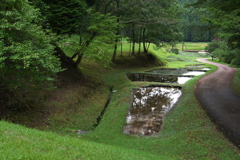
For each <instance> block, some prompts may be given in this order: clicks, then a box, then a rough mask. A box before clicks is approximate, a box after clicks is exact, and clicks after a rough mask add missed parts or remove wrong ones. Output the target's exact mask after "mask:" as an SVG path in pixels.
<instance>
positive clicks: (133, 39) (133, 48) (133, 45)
mask: <svg viewBox="0 0 240 160" xmlns="http://www.w3.org/2000/svg"><path fill="white" fill-rule="evenodd" d="M134 26H135V25H134V24H133V26H132V27H133V28H132V31H133V32H132V42H133V44H132V55H134V54H135V29H134Z"/></svg>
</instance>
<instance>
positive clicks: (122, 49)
mask: <svg viewBox="0 0 240 160" xmlns="http://www.w3.org/2000/svg"><path fill="white" fill-rule="evenodd" d="M122 56H123V41H122V33H121V57H122Z"/></svg>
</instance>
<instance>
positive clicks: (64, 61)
mask: <svg viewBox="0 0 240 160" xmlns="http://www.w3.org/2000/svg"><path fill="white" fill-rule="evenodd" d="M53 45H54V46H55V48H54V50H55V55H56V57H58V58H59V59H60V61H61V66H62V67H63V68H71V67H72V66H73V65H74V61H72V60H70V57H68V56H67V55H66V54H65V53H64V51H63V50H62V49H61V48H60V47H59V46H58V45H57V44H55V43H54V44H53Z"/></svg>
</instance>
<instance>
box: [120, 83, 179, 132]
mask: <svg viewBox="0 0 240 160" xmlns="http://www.w3.org/2000/svg"><path fill="white" fill-rule="evenodd" d="M180 95H181V91H180V90H178V89H175V88H163V87H148V88H141V89H138V90H135V91H134V96H133V104H132V107H131V108H130V110H129V112H128V115H127V123H128V126H126V127H125V129H126V128H128V129H127V130H129V133H130V132H136V133H137V132H138V133H140V134H143V133H144V135H149V134H150V132H151V133H152V134H153V133H157V132H159V130H160V126H161V124H162V119H163V116H164V114H165V112H167V111H168V110H169V109H170V108H171V107H172V106H173V104H174V103H176V101H177V99H178V97H180ZM133 130H134V131H133ZM130 134H131V133H130Z"/></svg>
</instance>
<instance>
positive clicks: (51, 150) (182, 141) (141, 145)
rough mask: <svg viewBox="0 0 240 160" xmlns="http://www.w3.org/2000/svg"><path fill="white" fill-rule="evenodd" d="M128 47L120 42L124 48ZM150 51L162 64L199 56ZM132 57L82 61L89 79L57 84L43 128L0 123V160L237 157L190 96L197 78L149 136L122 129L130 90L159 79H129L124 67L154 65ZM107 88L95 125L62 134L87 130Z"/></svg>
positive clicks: (186, 62) (174, 65)
mask: <svg viewBox="0 0 240 160" xmlns="http://www.w3.org/2000/svg"><path fill="white" fill-rule="evenodd" d="M127 45H128V44H127ZM128 47H129V46H125V50H126V49H128ZM150 51H151V53H153V54H154V55H155V56H156V57H158V58H159V59H161V60H162V61H163V60H165V61H168V65H167V66H165V67H168V68H184V67H186V65H196V64H199V62H197V61H196V60H195V59H197V58H199V54H196V53H180V54H179V55H175V54H170V53H167V52H165V48H162V49H160V50H154V49H152V47H151V49H150ZM204 57H206V56H204ZM138 60H139V59H138V58H137V57H135V56H129V55H128V51H126V52H124V55H123V57H121V56H119V54H118V55H117V61H118V65H115V66H114V65H113V66H112V68H111V69H109V68H103V67H101V66H99V65H98V64H96V63H94V62H91V61H83V63H82V64H81V65H80V68H81V70H82V72H83V74H84V75H85V79H88V80H90V82H91V83H86V86H85V84H84V85H82V86H81V87H79V88H78V87H77V84H76V85H74V87H73V88H76V90H75V89H74V90H67V89H64V88H63V89H64V91H62V92H61V94H59V95H60V98H63V100H62V101H56V102H54V104H55V107H56V108H57V109H56V110H53V111H52V110H50V111H51V112H52V114H51V116H50V117H49V119H50V120H49V123H50V124H51V125H50V126H49V127H48V128H44V127H43V128H41V129H43V130H47V131H49V132H44V131H39V130H36V129H29V128H26V127H23V126H19V125H15V124H10V123H7V122H4V121H1V122H0V125H1V127H0V134H1V137H0V139H1V141H0V142H1V143H0V148H1V150H0V155H1V159H7V160H9V159H13V160H15V159H34V160H35V159H111V160H115V159H129V160H132V159H146V160H151V159H153V160H155V159H164V160H165V159H204V160H205V159H210V160H215V159H222V160H225V159H240V151H239V150H238V149H237V148H236V147H235V146H234V145H233V144H232V143H230V142H229V141H228V140H227V139H226V138H225V137H224V135H223V134H222V133H220V132H219V131H218V130H217V129H216V128H215V125H214V124H213V123H212V122H211V121H210V119H209V118H208V117H207V115H206V114H205V112H204V111H203V110H202V109H201V106H200V105H199V103H198V101H197V100H196V98H195V96H194V94H193V90H194V84H195V83H196V81H197V79H198V78H199V77H195V78H193V79H192V80H190V81H189V82H187V83H186V84H184V85H183V89H182V92H183V95H182V97H181V99H180V101H179V102H178V103H177V105H176V106H175V107H174V108H173V109H172V110H171V111H170V112H169V113H168V114H167V116H166V118H165V120H164V126H163V129H162V131H161V133H160V134H158V135H155V136H150V137H142V136H130V135H124V134H122V127H123V126H124V124H125V118H126V114H127V110H128V109H129V107H130V106H131V103H132V89H134V88H139V87H142V86H148V85H149V84H160V83H151V82H139V83H135V82H131V81H130V80H128V79H127V77H126V73H127V72H133V71H146V70H149V69H153V68H157V67H156V66H155V65H150V64H147V65H146V64H145V63H143V62H141V61H140V62H135V61H138ZM129 63H131V65H129ZM206 67H210V68H212V70H211V71H208V73H210V72H212V71H214V70H215V69H216V67H214V66H211V65H206ZM239 76H240V75H239V74H238V76H237V77H238V78H236V79H235V81H236V84H237V81H238V84H239V80H240V78H239ZM96 84H98V85H96ZM109 87H113V90H115V91H116V92H114V93H113V95H112V99H111V103H110V105H109V107H108V108H107V110H106V113H105V114H104V116H103V118H102V120H101V123H100V124H99V126H98V127H97V128H95V129H94V130H93V132H91V133H88V134H86V135H77V134H75V133H68V132H67V130H69V129H73V130H77V129H82V128H83V129H91V126H92V123H94V122H95V121H94V118H96V117H97V115H98V112H99V111H100V109H101V108H102V107H103V104H104V103H105V101H106V97H107V96H108V94H109ZM71 89H72V88H71ZM86 89H89V91H88V92H86V91H85V90H86ZM78 90H80V91H78ZM85 92H86V93H85ZM78 95H79V96H78ZM76 99H80V100H76ZM66 101H67V102H66ZM50 106H53V105H50ZM97 110H98V111H97ZM60 111H62V112H60ZM54 115H55V116H54ZM54 117H55V120H54ZM66 118H69V119H68V120H67V119H66ZM83 129H82V130H83ZM53 132H55V133H53ZM56 133H58V134H56Z"/></svg>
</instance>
